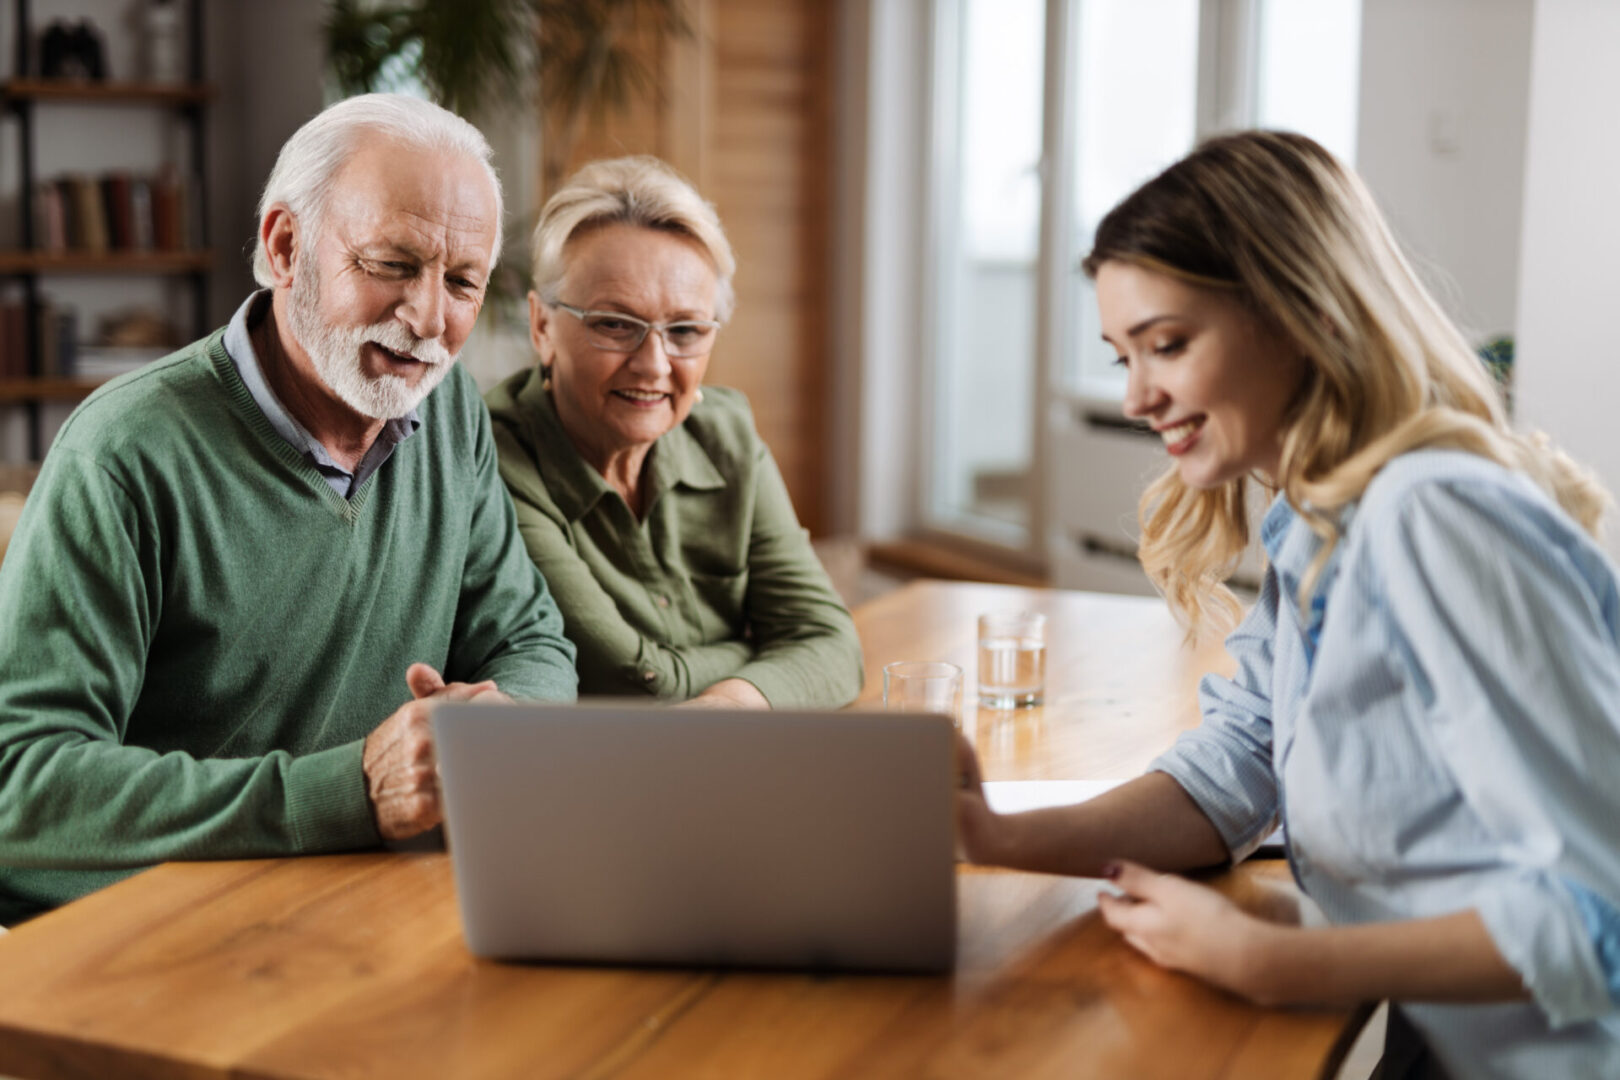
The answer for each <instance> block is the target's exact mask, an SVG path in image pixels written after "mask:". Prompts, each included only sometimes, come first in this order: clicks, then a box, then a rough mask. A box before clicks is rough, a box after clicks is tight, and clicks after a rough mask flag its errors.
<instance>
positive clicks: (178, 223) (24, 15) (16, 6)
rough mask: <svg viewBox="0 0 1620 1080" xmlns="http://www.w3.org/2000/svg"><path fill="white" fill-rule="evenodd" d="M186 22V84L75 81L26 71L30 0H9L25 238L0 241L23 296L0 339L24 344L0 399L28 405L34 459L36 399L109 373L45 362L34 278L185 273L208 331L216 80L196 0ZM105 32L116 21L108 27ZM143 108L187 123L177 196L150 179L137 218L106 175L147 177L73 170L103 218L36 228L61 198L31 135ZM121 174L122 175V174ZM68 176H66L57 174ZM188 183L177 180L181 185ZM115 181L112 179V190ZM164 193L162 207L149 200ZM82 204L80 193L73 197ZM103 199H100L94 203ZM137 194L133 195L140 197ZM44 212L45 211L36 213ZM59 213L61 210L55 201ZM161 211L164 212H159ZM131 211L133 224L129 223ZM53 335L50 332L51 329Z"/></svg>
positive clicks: (83, 389) (48, 352) (9, 93)
mask: <svg viewBox="0 0 1620 1080" xmlns="http://www.w3.org/2000/svg"><path fill="white" fill-rule="evenodd" d="M183 2H184V11H185V18H186V28H187V38H188V40H187V43H186V46H187V62H188V68H189V76H190V77H189V81H187V82H184V83H175V84H170V83H158V82H141V81H129V80H125V81H96V82H90V81H80V80H65V79H47V78H42V77H40V76H39V74H38V73H37V72H35V71H34V70H33V45H34V42H35V27H34V25H33V19H32V17H31V11H30V3H29V0H12V3H13V12H14V26H13V42H14V44H15V56H14V60H13V66H12V77H11V78H10V79H7V80H5V81H3V82H0V108H3V109H4V110H5V111H6V112H7V113H8V114H9V115H11V116H12V117H14V118H15V120H16V125H15V126H16V130H17V163H18V170H17V175H18V181H19V190H18V193H17V195H18V197H17V215H18V226H19V228H18V235H19V236H20V238H21V245H20V247H19V248H18V249H15V250H0V280H9V281H12V282H16V283H19V284H20V286H21V294H22V296H21V304H20V307H17V308H15V309H14V311H13V313H12V316H11V319H12V321H13V322H15V323H18V324H20V326H21V331H20V334H19V333H17V331H16V330H15V329H13V331H12V338H11V342H10V343H9V344H8V343H7V342H0V346H4V347H6V349H7V351H8V352H16V351H18V350H17V345H19V344H20V352H21V354H22V357H23V361H22V363H21V364H20V365H15V366H19V367H20V368H21V370H12V371H10V372H6V373H3V374H0V405H21V406H24V407H25V409H26V412H27V422H28V447H29V455H30V456H31V457H32V458H33V460H35V461H38V460H39V459H40V458H41V457H42V456H43V451H44V447H43V445H42V442H43V441H42V438H41V435H42V432H41V422H40V410H41V406H42V405H43V404H45V403H47V402H72V401H76V400H78V399H79V398H82V397H84V396H85V395H87V394H89V393H90V392H91V391H92V390H94V389H95V388H96V387H97V386H99V385H100V384H101V383H102V382H103V381H105V380H104V379H101V378H76V377H73V375H72V373H70V372H66V373H65V372H60V371H50V370H47V365H46V363H45V360H46V358H47V356H52V357H54V356H57V355H60V349H59V348H58V347H57V346H55V345H51V346H49V347H48V343H47V335H53V336H54V335H58V334H59V329H58V327H57V326H56V325H49V326H47V325H44V324H45V323H46V322H47V321H50V322H52V323H53V324H54V323H55V321H56V320H55V319H51V320H46V319H44V318H42V315H43V314H44V311H45V309H44V304H43V298H42V293H41V281H42V279H44V278H47V277H49V276H51V275H96V276H108V275H161V276H165V277H169V278H172V279H176V280H178V281H180V282H181V283H182V284H183V285H184V286H185V287H186V288H187V290H188V291H189V293H190V298H191V311H192V323H193V325H192V326H191V328H190V329H191V336H192V337H201V336H203V335H204V334H205V333H207V331H208V328H209V324H208V318H209V315H208V290H209V275H210V272H211V271H212V269H213V265H214V258H213V253H212V251H210V250H209V248H208V246H207V221H208V212H207V210H208V207H207V183H206V177H207V170H206V155H207V146H206V141H205V140H206V130H205V126H204V114H205V110H206V108H207V106H208V105H209V103H210V102H212V101H213V99H214V97H215V94H216V88H215V87H214V86H212V85H210V84H208V83H206V82H204V81H203V78H202V75H203V63H202V61H203V49H202V41H203V33H202V15H203V12H202V6H203V2H202V0H183ZM109 32H111V28H109ZM85 107H90V108H112V109H123V108H146V109H160V110H167V111H170V112H172V113H173V114H174V116H175V117H176V119H177V120H178V121H179V124H180V127H181V129H182V130H183V131H184V133H185V138H184V140H183V143H184V144H185V145H186V146H187V147H188V149H189V153H186V154H185V156H186V157H187V159H188V160H185V161H183V162H171V163H170V167H169V169H168V170H167V171H169V172H170V173H171V174H172V175H174V176H176V177H180V176H183V177H185V180H181V181H178V182H177V184H176V188H175V194H174V195H173V196H172V199H173V202H169V201H168V200H169V199H170V198H171V196H170V195H169V194H168V192H167V191H164V192H161V193H160V192H159V190H158V188H157V184H158V183H160V182H166V181H158V180H154V181H152V185H151V188H150V190H148V191H147V192H146V195H147V197H148V198H149V199H150V200H151V203H152V209H151V210H150V217H149V218H148V217H140V216H138V215H140V214H141V213H143V212H144V211H140V210H136V211H128V210H119V209H118V207H120V206H122V205H123V203H122V202H115V197H116V198H121V197H122V196H115V194H113V193H111V192H108V191H107V190H106V189H107V185H109V184H115V183H118V182H123V183H134V184H138V185H141V186H143V187H145V186H146V185H147V181H146V180H145V179H144V178H138V179H136V180H134V181H133V182H132V181H130V180H129V178H128V177H127V176H125V174H121V173H108V174H106V175H105V176H103V177H101V178H99V179H95V180H80V181H79V183H81V184H89V185H91V189H92V190H91V191H90V193H88V194H86V193H85V192H83V191H71V192H70V191H66V190H64V192H62V193H61V196H60V199H59V201H61V200H64V199H66V198H68V197H70V196H71V195H74V194H77V195H79V196H80V198H81V199H83V198H90V199H100V198H102V197H103V196H104V197H105V200H106V207H107V209H106V213H105V217H104V219H103V220H102V222H101V234H100V235H99V236H98V235H97V234H96V231H95V230H93V229H92V230H91V231H90V233H89V236H88V239H86V237H84V236H76V237H69V236H66V235H41V228H42V216H43V218H44V219H45V220H54V219H53V218H52V209H53V208H52V207H50V206H48V205H47V206H43V207H42V206H40V205H37V203H38V202H39V200H42V199H49V198H52V197H57V193H53V192H50V191H46V190H44V188H45V187H50V186H51V185H43V186H42V185H41V182H40V181H41V177H40V175H39V164H38V162H37V160H36V146H35V143H36V139H35V133H36V131H37V130H38V128H39V127H41V126H43V125H48V124H61V123H69V122H71V118H72V116H73V109H78V108H85ZM120 177H122V178H123V179H122V181H120V180H119V179H118V178H120ZM64 183H65V181H64ZM181 185H184V186H181ZM117 191H118V189H117V188H114V189H113V192H117ZM160 197H161V199H162V200H163V207H162V208H161V209H159V208H158V207H157V206H156V204H157V203H158V202H159V201H160ZM80 205H81V207H82V203H81V204H80ZM99 205H100V204H99V203H98V207H99ZM136 205H137V206H139V205H140V204H139V203H138V202H137V204H136ZM42 211H43V215H42ZM57 213H62V211H59V210H58V211H57ZM165 215H167V217H165ZM131 220H134V221H137V222H140V223H141V224H140V225H138V226H134V225H131ZM53 340H54V338H53Z"/></svg>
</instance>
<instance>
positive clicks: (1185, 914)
mask: <svg viewBox="0 0 1620 1080" xmlns="http://www.w3.org/2000/svg"><path fill="white" fill-rule="evenodd" d="M1104 876H1107V877H1110V878H1111V880H1112V881H1113V882H1114V884H1115V885H1117V886H1118V887H1119V889H1120V890H1121V892H1122V893H1123V894H1124V895H1122V896H1115V895H1113V894H1110V893H1103V894H1101V895H1100V896H1099V897H1098V898H1097V907H1098V909H1099V910H1101V912H1102V917H1103V921H1104V922H1106V923H1107V924H1108V925H1109V926H1111V927H1113V928H1114V929H1115V930H1117V931H1118V932H1119V933H1120V934H1121V935H1122V936H1123V937H1124V938H1125V940H1126V941H1127V942H1128V943H1129V944H1130V945H1131V946H1132V947H1134V948H1135V949H1137V950H1138V951H1140V952H1141V953H1142V954H1143V955H1144V956H1146V957H1147V958H1148V959H1149V960H1152V961H1153V962H1154V963H1156V964H1159V965H1161V966H1163V967H1167V968H1172V969H1174V970H1176V971H1184V972H1186V973H1187V974H1189V975H1196V976H1198V977H1199V978H1201V979H1205V980H1207V981H1209V982H1212V983H1214V984H1215V985H1216V986H1219V987H1222V988H1224V989H1226V990H1230V991H1232V992H1233V993H1236V994H1239V995H1241V996H1243V997H1246V998H1249V999H1251V1000H1256V1001H1259V1002H1261V1003H1262V1004H1275V1003H1276V1002H1274V1001H1271V1000H1270V999H1271V997H1272V995H1271V993H1270V992H1269V990H1268V989H1267V946H1268V945H1269V944H1271V943H1272V939H1273V938H1274V936H1275V935H1276V934H1277V933H1278V931H1279V928H1278V927H1277V926H1276V925H1275V924H1273V923H1268V922H1265V921H1264V920H1261V919H1257V918H1255V917H1254V916H1252V915H1248V914H1245V913H1244V912H1243V911H1241V910H1240V909H1239V908H1238V907H1237V906H1236V905H1235V904H1233V903H1232V902H1231V901H1229V900H1227V899H1226V898H1225V897H1224V896H1222V895H1221V894H1220V893H1218V892H1216V891H1215V890H1214V889H1211V888H1209V887H1208V886H1205V885H1199V884H1197V883H1195V882H1191V881H1188V880H1187V879H1186V878H1184V877H1179V876H1177V875H1175V874H1159V873H1155V872H1154V871H1152V870H1149V869H1148V868H1147V867H1145V866H1140V865H1138V864H1136V863H1131V862H1120V863H1115V864H1113V865H1112V866H1110V867H1108V868H1107V869H1106V870H1105V871H1104ZM1281 932H1282V933H1286V931H1281Z"/></svg>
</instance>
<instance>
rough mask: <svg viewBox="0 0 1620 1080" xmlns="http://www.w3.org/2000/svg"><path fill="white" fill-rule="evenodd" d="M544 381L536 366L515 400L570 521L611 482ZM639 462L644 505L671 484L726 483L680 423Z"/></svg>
mask: <svg viewBox="0 0 1620 1080" xmlns="http://www.w3.org/2000/svg"><path fill="white" fill-rule="evenodd" d="M545 383H546V380H545V376H544V374H543V373H542V372H541V371H540V369H539V368H535V369H534V370H533V371H532V372H530V375H529V378H528V380H527V381H526V382H525V383H524V384H523V386H522V388H521V389H519V390H518V392H517V395H516V399H515V400H516V401H517V404H518V406H519V407H520V408H521V409H522V411H523V414H524V415H526V416H528V417H529V418H530V427H531V429H532V430H533V431H534V439H535V451H536V453H535V456H536V458H537V459H538V460H539V461H540V463H541V465H542V468H543V469H544V471H545V476H546V490H547V491H548V492H549V493H550V495H551V497H552V499H553V500H555V502H556V504H557V509H558V510H560V511H562V513H563V515H564V516H565V517H566V518H567V519H568V520H569V521H578V520H579V519H580V518H582V517H584V516H585V515H586V514H587V513H589V512H590V511H591V508H592V507H594V506H595V505H596V504H597V501H598V500H600V499H601V498H603V497H604V496H606V495H607V494H609V493H610V492H612V491H613V487H612V485H610V484H609V483H608V482H607V479H606V478H605V477H603V476H602V474H601V473H599V472H597V471H596V470H595V469H593V468H591V467H590V465H589V464H587V463H586V461H585V459H584V458H583V457H581V456H580V453H579V451H578V450H577V449H575V447H574V444H573V442H572V441H571V440H570V439H569V438H568V433H567V432H566V431H564V430H563V426H562V421H561V420H560V419H558V417H557V409H556V406H555V405H554V404H553V403H552V400H551V392H550V391H549V390H548V389H546V385H545ZM644 468H645V473H644V475H645V476H646V481H647V483H648V485H649V487H648V490H647V497H646V500H645V505H646V506H647V507H648V508H649V509H651V507H652V506H653V505H654V503H656V502H657V500H658V497H659V496H660V495H662V494H663V493H664V492H666V491H669V490H671V489H673V488H675V487H685V488H689V489H692V490H696V491H713V490H717V489H719V488H723V487H725V486H726V481H725V477H723V476H722V475H721V473H720V470H719V468H717V467H716V466H715V463H714V459H713V458H711V457H710V456H709V453H708V451H707V450H705V449H704V448H703V444H702V443H701V442H699V441H698V439H697V438H696V437H695V436H694V435H693V434H692V433H691V432H690V431H689V430H687V424H684V423H683V424H679V425H677V426H676V427H674V428H673V429H671V430H669V431H667V432H665V433H664V434H663V435H661V436H659V438H658V441H657V442H655V443H653V445H652V449H651V450H650V451H648V454H647V464H646V466H645V467H644Z"/></svg>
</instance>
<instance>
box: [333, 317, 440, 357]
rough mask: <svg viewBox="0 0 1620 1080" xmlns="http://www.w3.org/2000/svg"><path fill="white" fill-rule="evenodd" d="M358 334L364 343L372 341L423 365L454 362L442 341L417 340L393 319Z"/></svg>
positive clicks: (407, 329) (431, 339) (432, 339)
mask: <svg viewBox="0 0 1620 1080" xmlns="http://www.w3.org/2000/svg"><path fill="white" fill-rule="evenodd" d="M360 333H361V334H363V335H364V338H363V340H365V341H374V342H376V343H377V344H378V345H381V346H382V347H383V348H385V349H388V350H390V351H391V352H396V353H399V354H400V355H401V356H409V357H410V358H411V359H413V360H418V361H420V362H421V363H424V364H434V365H438V364H453V363H455V360H456V357H455V354H453V353H451V351H450V350H449V349H447V348H445V345H444V342H443V341H441V340H440V339H438V338H419V337H417V336H416V335H415V334H413V333H411V331H410V328H409V327H407V326H405V325H404V324H402V323H400V322H399V321H398V320H395V319H388V320H385V321H383V322H380V323H376V324H375V325H372V326H368V327H366V328H365V329H364V330H363V331H361V332H360ZM356 336H360V334H357V335H356Z"/></svg>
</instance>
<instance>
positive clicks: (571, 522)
mask: <svg viewBox="0 0 1620 1080" xmlns="http://www.w3.org/2000/svg"><path fill="white" fill-rule="evenodd" d="M485 400H486V401H487V403H488V404H489V410H490V414H491V415H492V416H493V418H494V421H495V424H494V427H495V446H496V450H497V452H498V454H499V456H500V470H501V479H502V480H504V481H505V482H506V487H507V490H508V491H510V492H511V493H512V501H513V503H514V504H515V506H516V508H517V520H518V530H519V532H520V533H521V534H522V536H523V542H524V543H525V544H526V545H527V546H528V550H529V555H530V557H531V558H533V559H534V563H535V565H536V566H538V567H539V568H540V572H541V573H542V574H543V575H544V576H545V579H546V583H547V585H548V586H549V587H550V589H551V593H552V596H553V597H554V598H555V599H556V601H557V606H558V607H559V608H561V610H562V614H563V622H564V629H565V632H566V634H567V635H568V637H569V638H570V639H571V640H572V641H573V642H574V644H575V645H576V646H577V647H578V649H579V689H580V693H582V694H641V693H645V694H653V695H656V696H657V697H660V698H664V699H667V700H674V701H681V700H685V699H687V698H690V697H693V696H695V695H697V694H699V693H701V692H702V691H703V690H704V689H705V688H707V687H709V686H710V685H712V684H714V683H717V682H719V681H720V680H721V679H727V678H739V679H746V680H747V681H748V682H750V683H752V684H753V685H754V686H756V687H758V688H759V691H760V692H761V693H762V694H764V695H765V698H766V700H768V701H769V702H770V703H771V705H772V706H773V707H774V708H794V707H798V708H806V707H809V708H814V707H831V706H838V705H844V704H847V703H848V702H849V701H851V700H853V699H854V697H855V695H856V694H858V693H859V692H860V689H861V682H862V674H861V646H860V640H859V638H857V637H856V634H855V624H854V622H853V621H852V620H851V619H850V616H849V612H848V611H847V610H846V609H845V608H844V605H843V604H842V603H841V602H840V601H839V599H838V594H837V593H836V592H834V591H833V587H832V583H831V582H830V581H829V580H828V578H827V574H826V572H825V571H824V570H823V569H822V567H821V563H820V561H819V560H817V558H816V554H815V552H814V551H813V550H812V549H811V547H810V540H809V536H808V534H807V533H806V531H805V530H804V529H803V528H801V527H800V526H799V521H798V518H797V517H796V516H795V515H794V513H793V505H792V503H791V502H790V501H789V499H788V493H787V487H786V486H785V485H784V484H783V483H782V476H781V473H780V472H778V470H777V468H776V462H775V460H774V459H772V457H771V453H770V451H769V450H768V449H767V448H766V446H765V443H764V442H763V441H762V440H761V439H760V437H759V435H758V433H756V432H755V430H754V419H753V414H752V413H751V412H750V411H749V408H748V402H747V399H746V398H744V397H743V395H742V394H740V393H739V392H737V391H736V390H729V389H725V388H723V387H714V386H710V387H705V388H704V399H703V400H702V401H701V402H699V403H698V404H697V405H696V406H694V407H693V409H692V412H691V415H690V416H688V417H687V419H686V421H685V423H683V424H681V425H680V426H679V427H677V428H675V429H673V430H671V431H669V432H667V433H666V434H664V435H663V436H662V437H661V438H659V440H658V441H657V442H656V443H654V444H653V447H652V449H651V450H650V451H649V452H648V455H647V461H646V465H645V466H644V470H645V471H644V473H643V479H642V483H643V484H646V485H648V488H647V494H646V503H645V507H646V515H645V517H644V518H643V519H641V520H639V521H638V520H637V519H636V516H635V515H634V514H633V513H631V511H630V508H629V507H628V506H627V505H626V504H625V502H624V499H623V498H621V497H620V495H619V493H618V492H617V491H615V490H614V489H613V488H612V486H611V485H609V484H608V482H607V480H605V479H604V478H603V477H602V476H601V474H599V473H598V472H597V471H596V470H595V469H593V468H591V467H590V466H589V465H587V464H586V463H585V461H584V459H582V458H581V457H580V456H579V453H578V451H576V450H575V449H574V446H573V444H572V443H571V442H570V441H569V439H568V436H567V434H566V433H565V432H564V431H563V428H562V424H561V422H560V421H559V420H558V419H557V413H556V410H555V409H554V408H553V406H552V402H551V395H550V394H549V393H548V392H547V391H546V390H545V389H544V387H543V385H542V378H541V374H540V372H539V370H538V369H537V368H536V369H530V370H528V371H523V372H519V373H518V374H516V375H514V376H512V377H511V378H509V379H507V380H506V381H504V382H502V383H501V384H500V385H499V386H496V387H495V388H494V389H492V390H490V392H489V393H488V394H487V395H485Z"/></svg>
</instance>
